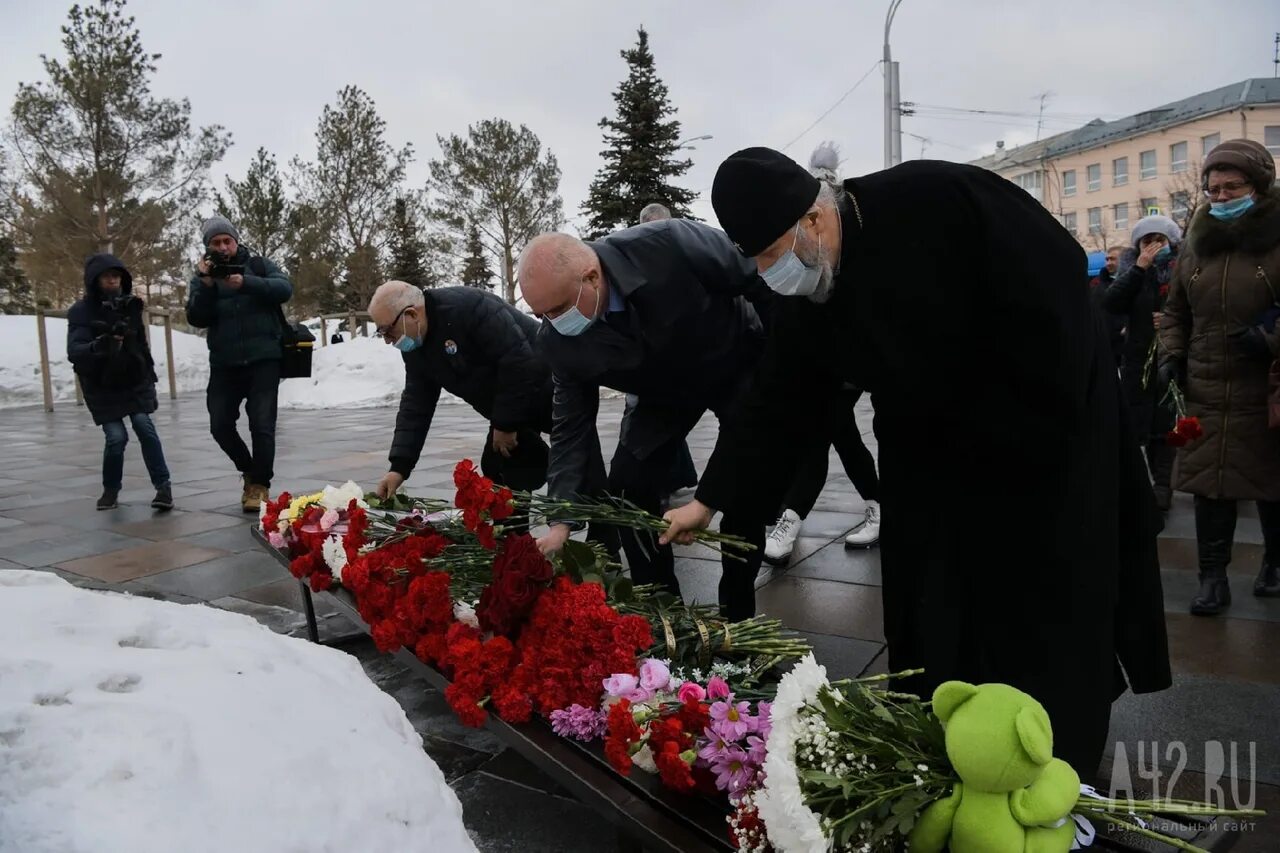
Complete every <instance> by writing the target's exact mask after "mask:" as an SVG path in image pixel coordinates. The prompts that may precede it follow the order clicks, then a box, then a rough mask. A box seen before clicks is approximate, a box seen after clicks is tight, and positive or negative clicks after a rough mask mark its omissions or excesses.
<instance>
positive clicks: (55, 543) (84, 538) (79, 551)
mask: <svg viewBox="0 0 1280 853" xmlns="http://www.w3.org/2000/svg"><path fill="white" fill-rule="evenodd" d="M144 544H146V540H145V539H138V538H135V537H131V536H124V535H121V534H118V533H111V532H106V531H101V530H95V531H91V532H81V533H76V534H75V535H70V536H63V537H59V538H56V539H43V540H38V541H35V542H26V543H24V544H21V545H14V546H9V547H6V548H4V549H3V550H0V556H3V557H4V558H5V559H6V560H10V561H12V562H14V563H20V564H21V565H24V566H27V567H28V568H36V567H38V566H53V565H57V564H59V563H64V562H66V561H68V560H75V559H77V558H79V557H89V556H92V555H95V554H109V553H112V552H115V551H120V550H122V549H125V548H133V547H137V546H138V545H144Z"/></svg>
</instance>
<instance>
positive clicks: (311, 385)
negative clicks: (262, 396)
mask: <svg viewBox="0 0 1280 853" xmlns="http://www.w3.org/2000/svg"><path fill="white" fill-rule="evenodd" d="M403 390H404V360H403V359H402V358H401V357H400V351H399V350H397V349H396V348H395V347H392V346H387V345H386V344H385V343H383V341H382V339H381V338H354V339H352V340H348V341H346V342H344V343H341V344H330V345H329V346H327V347H322V346H320V342H319V341H318V340H317V341H316V345H315V349H314V350H312V355H311V376H310V377H309V378H306V379H286V380H285V381H284V382H283V383H282V384H281V385H280V408H282V409H371V408H376V407H378V406H396V405H399V403H400V392H401V391H403ZM457 399H458V398H457V397H455V396H453V395H452V394H450V393H448V392H447V391H446V392H444V393H442V394H441V395H440V402H441V403H452V402H456V401H457Z"/></svg>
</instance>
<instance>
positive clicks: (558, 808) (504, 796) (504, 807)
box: [453, 772, 618, 853]
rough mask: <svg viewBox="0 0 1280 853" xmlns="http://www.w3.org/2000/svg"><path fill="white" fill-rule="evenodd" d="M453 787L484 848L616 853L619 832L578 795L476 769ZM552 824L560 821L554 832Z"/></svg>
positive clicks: (473, 834)
mask: <svg viewBox="0 0 1280 853" xmlns="http://www.w3.org/2000/svg"><path fill="white" fill-rule="evenodd" d="M453 789H454V791H455V793H457V795H458V799H459V800H460V801H461V802H462V820H463V823H464V824H465V825H466V827H467V830H468V831H469V832H470V833H471V837H472V839H473V840H474V841H475V844H476V847H477V848H479V849H480V850H481V851H482V853H490V851H492V853H498V851H509V850H511V851H514V850H519V851H521V853H566V851H574V852H575V853H576V851H582V852H583V853H587V851H590V852H591V853H610V851H615V850H617V849H618V847H617V833H616V832H615V830H614V829H613V826H612V825H611V824H609V823H606V822H605V820H604V818H603V817H601V816H600V815H599V814H597V813H596V812H594V811H592V810H591V809H588V808H587V807H586V806H583V805H580V804H578V803H576V802H574V801H572V800H566V799H563V798H561V797H556V796H552V795H551V794H548V793H546V792H544V791H538V790H534V789H532V788H528V787H525V786H524V785H519V784H516V783H514V782H511V781H508V780H505V779H499V778H498V777H496V776H490V775H489V774H487V773H484V772H475V773H470V774H468V775H466V776H463V777H462V778H461V779H458V780H457V781H456V782H454V784H453ZM548 827H555V828H556V831H555V832H554V833H552V832H549V831H548Z"/></svg>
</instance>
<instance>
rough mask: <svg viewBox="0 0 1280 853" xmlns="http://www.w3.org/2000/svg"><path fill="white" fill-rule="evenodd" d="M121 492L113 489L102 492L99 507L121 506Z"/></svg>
mask: <svg viewBox="0 0 1280 853" xmlns="http://www.w3.org/2000/svg"><path fill="white" fill-rule="evenodd" d="M119 498H120V493H119V492H117V491H114V490H112V489H106V490H104V491H103V493H102V497H100V498H98V509H115V508H116V507H118V506H120V500H119Z"/></svg>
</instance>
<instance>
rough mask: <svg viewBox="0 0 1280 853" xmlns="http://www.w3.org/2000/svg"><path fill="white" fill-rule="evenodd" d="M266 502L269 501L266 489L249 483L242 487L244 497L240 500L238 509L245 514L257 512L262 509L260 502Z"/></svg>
mask: <svg viewBox="0 0 1280 853" xmlns="http://www.w3.org/2000/svg"><path fill="white" fill-rule="evenodd" d="M266 500H270V495H268V494H267V487H266V486H259V485H257V484H256V483H250V484H248V485H246V486H245V487H244V495H243V497H241V499H240V508H241V509H243V510H244V511H245V512H258V511H260V510H261V509H262V502H263V501H266Z"/></svg>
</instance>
